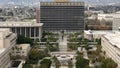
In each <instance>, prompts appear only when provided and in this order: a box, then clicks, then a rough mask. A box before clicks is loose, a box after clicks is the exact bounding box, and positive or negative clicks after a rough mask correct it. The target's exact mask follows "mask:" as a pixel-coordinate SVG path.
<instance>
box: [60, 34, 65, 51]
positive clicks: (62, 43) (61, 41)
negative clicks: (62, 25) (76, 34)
mask: <svg viewBox="0 0 120 68" xmlns="http://www.w3.org/2000/svg"><path fill="white" fill-rule="evenodd" d="M59 50H60V52H66V51H67V36H64V37H63V40H62V35H61V36H60V38H59Z"/></svg>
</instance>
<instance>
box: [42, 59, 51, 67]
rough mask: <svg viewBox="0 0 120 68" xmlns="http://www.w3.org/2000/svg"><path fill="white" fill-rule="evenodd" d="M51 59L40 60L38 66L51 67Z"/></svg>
mask: <svg viewBox="0 0 120 68" xmlns="http://www.w3.org/2000/svg"><path fill="white" fill-rule="evenodd" d="M51 63H52V62H51V60H50V59H43V60H42V61H41V62H40V64H41V65H40V68H50V67H51Z"/></svg>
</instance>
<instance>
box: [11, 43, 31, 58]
mask: <svg viewBox="0 0 120 68" xmlns="http://www.w3.org/2000/svg"><path fill="white" fill-rule="evenodd" d="M30 49H31V48H30V44H20V45H16V46H14V47H13V48H12V54H13V55H14V56H17V55H19V56H21V57H27V56H28V53H29V51H30Z"/></svg>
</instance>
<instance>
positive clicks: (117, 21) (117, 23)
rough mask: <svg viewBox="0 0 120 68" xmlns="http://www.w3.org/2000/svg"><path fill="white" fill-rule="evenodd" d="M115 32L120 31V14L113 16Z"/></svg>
mask: <svg viewBox="0 0 120 68" xmlns="http://www.w3.org/2000/svg"><path fill="white" fill-rule="evenodd" d="M112 29H113V30H120V14H118V15H114V16H113V26H112Z"/></svg>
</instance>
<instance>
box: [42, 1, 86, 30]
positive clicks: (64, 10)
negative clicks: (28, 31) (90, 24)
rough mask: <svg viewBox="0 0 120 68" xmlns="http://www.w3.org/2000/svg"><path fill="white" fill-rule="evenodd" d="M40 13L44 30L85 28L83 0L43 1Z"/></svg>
mask: <svg viewBox="0 0 120 68" xmlns="http://www.w3.org/2000/svg"><path fill="white" fill-rule="evenodd" d="M47 4H48V5H47ZM40 15H41V17H40V18H41V19H40V20H41V22H42V23H44V25H43V30H84V5H81V2H80V3H79V2H78V3H77V2H68V3H66V2H65V3H59V2H58V3H56V2H49V3H46V2H41V11H40Z"/></svg>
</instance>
